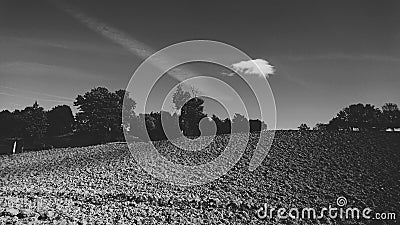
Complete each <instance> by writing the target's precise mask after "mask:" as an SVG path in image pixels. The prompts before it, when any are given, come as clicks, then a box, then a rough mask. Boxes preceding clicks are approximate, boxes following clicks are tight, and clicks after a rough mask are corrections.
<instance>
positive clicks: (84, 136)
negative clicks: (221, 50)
mask: <svg viewBox="0 0 400 225" xmlns="http://www.w3.org/2000/svg"><path fill="white" fill-rule="evenodd" d="M73 104H74V106H75V107H77V109H78V112H77V113H76V115H75V116H74V115H73V113H72V110H71V108H70V107H69V106H67V105H59V106H56V107H54V108H52V109H51V110H48V111H46V110H44V109H43V108H42V107H40V106H39V104H38V103H37V102H35V103H34V104H33V106H28V107H26V108H25V109H23V110H14V111H13V112H10V111H8V110H4V111H2V112H0V124H1V127H0V139H7V138H22V139H24V142H25V145H27V146H32V148H37V149H38V148H45V147H48V146H55V147H66V146H83V145H90V144H97V143H104V142H110V141H124V140H125V137H124V130H125V131H126V133H127V134H129V135H130V136H132V137H139V138H141V139H143V140H165V139H167V138H176V137H180V136H182V135H185V136H187V137H190V138H196V137H198V136H200V135H213V134H215V133H217V134H229V133H230V132H231V127H234V128H235V130H234V132H242V131H249V130H250V132H259V131H261V130H262V129H266V126H267V125H266V124H265V123H264V122H262V121H260V120H258V119H257V120H248V119H247V118H246V117H245V116H243V115H241V114H235V116H234V117H233V119H232V120H231V119H230V118H226V119H220V118H218V117H217V116H216V115H212V116H208V115H207V114H206V113H204V100H203V99H202V98H201V97H197V96H196V93H195V92H192V93H190V92H188V91H185V90H183V88H182V86H181V85H179V86H178V87H177V89H176V92H175V93H174V95H173V104H174V108H175V109H176V112H175V113H170V112H165V111H161V112H151V113H146V114H139V115H136V114H135V111H134V110H135V107H136V102H135V101H134V100H133V99H132V98H131V97H130V93H129V92H127V91H125V90H117V91H115V92H111V91H109V90H108V89H107V88H105V87H96V88H93V89H92V90H90V91H88V92H86V93H85V94H84V95H78V96H77V97H76V98H75V101H74V103H73ZM122 112H123V113H122ZM123 116H124V118H123ZM161 118H162V119H161ZM213 128H214V129H213ZM165 130H169V131H172V132H168V135H167V134H166V132H165ZM167 136H168V137H167Z"/></svg>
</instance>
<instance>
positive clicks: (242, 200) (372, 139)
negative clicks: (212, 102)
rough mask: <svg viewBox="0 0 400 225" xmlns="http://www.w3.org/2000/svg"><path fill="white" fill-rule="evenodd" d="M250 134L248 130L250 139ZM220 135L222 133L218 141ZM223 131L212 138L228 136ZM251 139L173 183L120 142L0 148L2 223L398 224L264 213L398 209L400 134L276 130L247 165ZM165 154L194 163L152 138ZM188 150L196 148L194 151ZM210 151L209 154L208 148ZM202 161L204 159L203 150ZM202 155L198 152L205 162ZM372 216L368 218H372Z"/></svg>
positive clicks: (382, 210) (387, 210)
mask: <svg viewBox="0 0 400 225" xmlns="http://www.w3.org/2000/svg"><path fill="white" fill-rule="evenodd" d="M252 138H253V139H254V137H252ZM225 139H226V140H225ZM227 139H228V136H221V137H218V138H217V141H218V142H221V143H223V142H224V141H225V142H226V141H227ZM252 144H254V143H250V144H249V145H248V149H247V150H246V152H245V154H244V156H243V157H242V159H241V160H240V161H239V163H238V164H237V165H236V166H235V167H234V168H233V169H232V170H231V171H230V172H229V173H228V174H227V175H225V176H223V177H221V178H219V179H218V180H215V181H213V182H211V183H208V184H206V185H202V186H195V187H180V186H174V185H170V184H167V183H164V182H163V181H160V180H157V179H156V178H153V177H152V176H150V175H149V174H147V173H146V172H145V171H144V170H142V169H141V168H140V167H139V166H138V165H137V163H136V162H135V160H134V159H133V157H132V156H131V154H130V152H129V150H128V148H127V146H126V145H123V144H107V145H98V146H91V147H85V148H65V149H53V150H46V151H39V152H27V153H22V154H17V155H12V156H0V177H1V178H2V179H1V180H0V182H1V183H0V224H3V223H5V222H10V223H32V224H36V223H54V222H55V223H59V222H61V223H64V222H65V223H75V224H84V223H86V222H87V223H90V224H93V223H98V224H106V223H108V224H172V223H174V222H175V223H176V224H199V223H203V224H210V223H215V224H229V223H230V224H265V222H267V223H269V224H298V223H300V224H368V223H370V222H373V224H396V222H398V221H399V219H397V221H396V220H386V221H376V220H370V221H368V220H343V221H341V220H339V219H336V220H333V219H329V218H323V219H321V220H319V221H317V220H313V219H310V220H301V221H299V220H293V219H286V220H280V221H279V220H277V219H276V218H269V219H266V220H261V219H259V218H258V217H257V216H256V211H257V209H259V208H260V207H261V206H262V204H264V203H267V204H268V205H269V206H271V207H275V208H278V207H285V208H287V209H290V208H292V207H297V208H304V207H315V208H320V207H328V206H329V205H335V204H336V199H337V198H338V197H339V196H343V197H345V198H346V199H347V201H348V203H347V205H346V206H349V207H358V208H365V207H370V208H372V209H373V210H374V212H396V213H397V215H396V216H399V215H400V134H397V133H385V132H381V133H358V132H353V133H321V132H313V131H310V132H297V131H277V132H276V134H275V139H274V142H273V145H272V148H271V150H270V152H269V155H268V158H267V159H265V161H264V162H263V164H262V165H261V166H260V167H258V168H257V169H256V170H255V171H253V172H250V171H249V170H248V163H249V158H250V157H251V153H252V148H251V146H252ZM157 145H158V146H159V147H160V150H161V151H162V152H163V154H165V155H166V156H168V157H169V158H170V159H171V160H175V161H177V162H179V163H183V164H185V163H189V164H190V163H196V164H197V163H201V161H202V160H199V158H207V157H215V155H213V154H216V152H215V151H213V149H209V151H210V152H209V153H210V154H208V156H207V152H205V153H202V154H200V155H202V157H199V155H198V154H197V155H196V156H195V157H191V153H186V154H177V150H176V149H173V147H168V146H170V145H169V144H168V143H162V142H161V143H157ZM193 154H195V153H193ZM210 155H211V156H210ZM207 160H209V159H208V158H207ZM203 161H204V160H203ZM371 224H372V223H371Z"/></svg>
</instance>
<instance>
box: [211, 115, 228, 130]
mask: <svg viewBox="0 0 400 225" xmlns="http://www.w3.org/2000/svg"><path fill="white" fill-rule="evenodd" d="M211 119H212V120H214V123H215V125H216V126H217V134H230V133H231V120H230V119H229V118H226V119H225V120H221V119H220V118H219V117H218V116H216V115H212V117H211Z"/></svg>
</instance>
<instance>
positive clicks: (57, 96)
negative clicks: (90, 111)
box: [0, 85, 74, 101]
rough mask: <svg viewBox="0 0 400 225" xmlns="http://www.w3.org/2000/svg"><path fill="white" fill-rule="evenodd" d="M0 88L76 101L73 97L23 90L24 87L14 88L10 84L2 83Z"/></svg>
mask: <svg viewBox="0 0 400 225" xmlns="http://www.w3.org/2000/svg"><path fill="white" fill-rule="evenodd" d="M0 88H5V89H9V90H13V91H18V92H23V93H32V94H38V95H43V96H47V97H53V98H58V99H62V100H60V101H74V99H72V98H67V97H63V96H59V95H51V94H47V93H44V92H38V91H29V90H22V89H19V88H13V87H8V86H3V85H0Z"/></svg>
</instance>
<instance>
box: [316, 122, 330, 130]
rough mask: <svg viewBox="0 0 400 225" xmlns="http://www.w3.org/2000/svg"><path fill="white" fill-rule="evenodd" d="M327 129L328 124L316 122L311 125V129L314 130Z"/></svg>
mask: <svg viewBox="0 0 400 225" xmlns="http://www.w3.org/2000/svg"><path fill="white" fill-rule="evenodd" d="M327 129H328V124H324V123H317V124H315V126H314V127H313V130H316V131H326V130H327Z"/></svg>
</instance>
